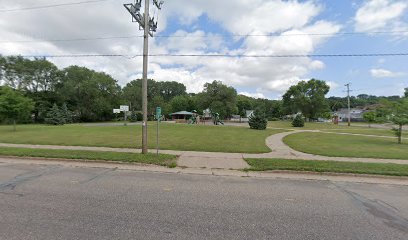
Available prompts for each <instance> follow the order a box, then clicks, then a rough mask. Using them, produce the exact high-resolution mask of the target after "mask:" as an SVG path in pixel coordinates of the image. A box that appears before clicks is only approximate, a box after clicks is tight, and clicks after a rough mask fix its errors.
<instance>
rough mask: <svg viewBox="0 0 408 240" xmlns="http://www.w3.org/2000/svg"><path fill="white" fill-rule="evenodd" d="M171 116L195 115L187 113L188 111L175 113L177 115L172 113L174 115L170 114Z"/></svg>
mask: <svg viewBox="0 0 408 240" xmlns="http://www.w3.org/2000/svg"><path fill="white" fill-rule="evenodd" d="M170 115H172V116H173V115H193V113H192V112H187V111H180V112H175V113H172V114H170Z"/></svg>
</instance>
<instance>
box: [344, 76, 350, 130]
mask: <svg viewBox="0 0 408 240" xmlns="http://www.w3.org/2000/svg"><path fill="white" fill-rule="evenodd" d="M345 86H346V87H347V106H348V123H347V125H348V126H349V127H350V126H351V113H350V83H347V84H346V85H345Z"/></svg>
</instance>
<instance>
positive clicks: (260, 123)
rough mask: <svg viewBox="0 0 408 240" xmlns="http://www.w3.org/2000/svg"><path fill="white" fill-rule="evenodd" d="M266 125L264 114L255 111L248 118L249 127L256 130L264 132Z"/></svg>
mask: <svg viewBox="0 0 408 240" xmlns="http://www.w3.org/2000/svg"><path fill="white" fill-rule="evenodd" d="M267 125H268V121H267V120H266V117H265V114H264V113H263V112H262V111H259V110H255V112H254V113H253V114H252V115H251V116H250V117H249V127H250V128H251V129H256V130H265V129H266V126H267Z"/></svg>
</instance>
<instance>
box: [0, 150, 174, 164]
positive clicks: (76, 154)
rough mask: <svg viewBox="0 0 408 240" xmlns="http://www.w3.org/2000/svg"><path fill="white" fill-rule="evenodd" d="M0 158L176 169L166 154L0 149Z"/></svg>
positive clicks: (172, 158) (171, 158)
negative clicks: (145, 165)
mask: <svg viewBox="0 0 408 240" xmlns="http://www.w3.org/2000/svg"><path fill="white" fill-rule="evenodd" d="M0 156H17V157H43V158H61V159H83V160H104V161H118V162H128V163H144V164H155V165H161V166H168V167H176V166H177V163H176V156H174V155H167V154H160V155H158V156H157V155H156V154H146V155H144V154H140V153H118V152H96V151H77V150H48V149H29V148H3V147H1V148H0Z"/></svg>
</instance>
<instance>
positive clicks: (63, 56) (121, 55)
mask: <svg viewBox="0 0 408 240" xmlns="http://www.w3.org/2000/svg"><path fill="white" fill-rule="evenodd" d="M19 56H21V57H25V58H91V57H126V58H130V59H131V58H136V57H142V56H143V54H136V55H126V54H63V55H19ZM393 56H394V57H395V56H408V53H366V54H294V55H246V54H234V55H231V54H149V57H224V58H313V57H393Z"/></svg>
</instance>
